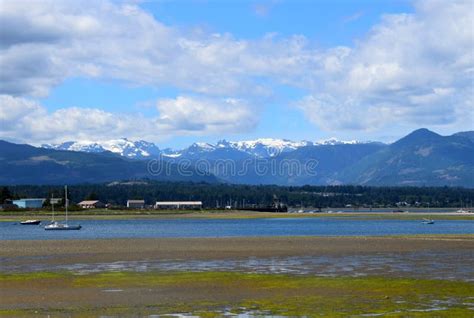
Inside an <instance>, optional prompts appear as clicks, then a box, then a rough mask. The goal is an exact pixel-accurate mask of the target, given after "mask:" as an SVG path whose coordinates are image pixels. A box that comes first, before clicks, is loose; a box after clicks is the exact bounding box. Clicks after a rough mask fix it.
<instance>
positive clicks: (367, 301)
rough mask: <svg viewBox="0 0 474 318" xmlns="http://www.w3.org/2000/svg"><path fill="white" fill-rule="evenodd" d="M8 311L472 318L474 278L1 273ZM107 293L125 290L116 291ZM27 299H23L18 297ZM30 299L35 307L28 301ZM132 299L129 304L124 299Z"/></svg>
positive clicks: (4, 306) (15, 313)
mask: <svg viewBox="0 0 474 318" xmlns="http://www.w3.org/2000/svg"><path fill="white" fill-rule="evenodd" d="M51 284H56V285H59V286H60V287H61V292H62V293H63V294H64V295H65V296H66V297H67V296H68V295H69V296H70V297H71V298H70V299H72V300H70V301H69V302H68V303H67V304H66V305H65V306H58V303H55V302H54V301H53V300H51V301H48V299H49V298H48V293H50V292H51V293H53V291H52V289H53V287H52V286H53V285H51ZM0 286H1V288H2V290H3V291H4V292H2V293H3V296H6V298H4V301H2V310H3V311H0V315H2V316H22V315H23V314H25V316H26V315H27V314H28V313H34V312H35V311H36V312H38V313H43V314H45V313H57V314H59V313H70V314H72V315H73V316H74V317H76V316H77V317H82V316H84V317H86V316H99V315H104V314H107V315H110V314H113V315H114V314H117V315H122V314H123V315H127V314H131V313H136V312H140V313H142V314H143V315H147V314H169V313H196V314H199V315H200V316H219V313H222V312H223V310H230V311H231V312H239V311H240V312H242V311H250V312H255V313H265V314H269V315H270V314H274V315H275V314H277V315H284V316H316V315H320V314H323V315H329V316H351V315H362V314H385V315H386V316H389V317H399V316H410V317H412V316H413V317H418V316H420V317H429V316H433V315H436V316H439V317H449V316H453V315H454V316H456V317H472V316H473V314H474V311H473V308H472V307H473V304H472V303H473V298H472V295H474V285H473V284H472V283H469V282H460V281H448V280H427V279H412V278H385V277H315V276H304V275H277V274H247V273H237V272H185V273H183V272H144V273H139V272H104V273H93V274H85V275H75V274H73V273H69V272H61V273H46V272H40V273H19V274H2V275H0ZM26 287H28V288H30V289H33V290H37V291H38V293H42V294H43V295H45V296H46V297H45V299H46V300H45V301H43V302H41V306H38V307H35V306H33V305H29V306H24V305H23V306H15V290H22V289H23V288H26ZM107 291H118V292H114V293H110V292H107ZM18 301H20V299H18ZM21 301H22V303H23V304H34V303H35V301H34V300H32V301H31V302H28V298H22V299H21ZM124 301H125V303H124Z"/></svg>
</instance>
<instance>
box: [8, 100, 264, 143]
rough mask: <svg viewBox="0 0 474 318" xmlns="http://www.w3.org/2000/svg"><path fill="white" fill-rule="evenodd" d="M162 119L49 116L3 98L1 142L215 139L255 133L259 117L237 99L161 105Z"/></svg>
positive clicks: (92, 112)
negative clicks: (173, 137) (245, 131)
mask: <svg viewBox="0 0 474 318" xmlns="http://www.w3.org/2000/svg"><path fill="white" fill-rule="evenodd" d="M157 109H158V111H159V116H158V115H157V116H156V117H152V118H148V117H145V116H143V115H141V114H117V113H111V112H106V111H103V110H100V109H95V108H79V107H69V108H62V109H59V110H56V111H54V112H48V111H47V110H46V108H45V107H43V106H41V105H39V104H38V103H37V102H35V101H33V100H31V99H27V98H21V97H11V96H8V95H0V126H1V128H2V129H1V130H0V139H2V138H4V139H9V140H12V141H27V142H29V143H35V144H37V143H43V142H62V141H66V140H108V139H113V138H117V137H120V136H126V137H129V138H132V139H140V138H143V139H147V140H153V141H157V140H161V139H163V138H165V137H166V136H167V135H168V134H170V133H172V134H174V135H186V134H210V133H219V132H222V131H225V132H230V133H232V132H238V131H241V130H242V129H252V128H253V127H254V126H255V125H256V123H257V120H256V117H255V115H254V113H253V112H252V111H250V109H249V106H248V105H246V104H245V103H243V102H242V101H240V100H235V99H223V100H220V99H210V98H206V99H202V98H191V97H177V98H176V99H168V100H160V101H158V103H157Z"/></svg>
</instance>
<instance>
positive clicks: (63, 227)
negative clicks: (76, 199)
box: [44, 186, 82, 231]
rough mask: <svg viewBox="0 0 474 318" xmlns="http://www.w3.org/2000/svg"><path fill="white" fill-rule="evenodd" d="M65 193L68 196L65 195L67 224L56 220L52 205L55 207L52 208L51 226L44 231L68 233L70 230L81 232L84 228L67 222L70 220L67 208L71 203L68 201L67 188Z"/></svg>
mask: <svg viewBox="0 0 474 318" xmlns="http://www.w3.org/2000/svg"><path fill="white" fill-rule="evenodd" d="M64 191H65V192H66V194H65V200H66V203H65V206H66V222H65V223H59V222H57V221H55V220H54V205H52V207H53V208H52V209H53V217H52V221H51V224H48V225H46V226H45V227H44V229H45V230H46V231H68V230H80V229H81V228H82V226H80V225H69V224H68V223H67V221H68V219H67V207H68V205H69V201H68V199H67V186H65V187H64Z"/></svg>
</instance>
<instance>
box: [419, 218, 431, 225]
mask: <svg viewBox="0 0 474 318" xmlns="http://www.w3.org/2000/svg"><path fill="white" fill-rule="evenodd" d="M421 223H423V224H434V220H433V219H423V221H422V222H421Z"/></svg>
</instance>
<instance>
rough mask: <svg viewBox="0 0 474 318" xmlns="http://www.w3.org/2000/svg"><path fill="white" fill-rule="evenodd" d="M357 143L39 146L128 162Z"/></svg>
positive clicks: (277, 152)
mask: <svg viewBox="0 0 474 318" xmlns="http://www.w3.org/2000/svg"><path fill="white" fill-rule="evenodd" d="M358 143H361V142H359V141H355V140H352V141H341V140H338V139H336V138H330V139H327V140H319V141H315V142H312V141H291V140H287V139H272V138H260V139H255V140H244V141H227V140H225V139H223V140H220V141H218V142H217V143H215V144H212V143H205V142H196V143H193V144H192V145H191V146H189V147H187V148H184V149H181V150H175V149H171V148H166V149H163V150H160V149H159V148H158V146H156V145H155V144H154V143H152V142H147V141H144V140H138V141H132V140H129V139H127V138H121V139H113V140H105V141H67V142H64V143H61V144H44V145H42V147H43V148H47V149H56V150H69V151H80V152H93V153H97V152H104V151H110V152H113V153H116V154H119V155H121V156H123V157H127V158H130V159H146V158H153V157H157V156H159V155H162V156H163V157H167V158H190V157H192V158H196V157H199V156H200V155H201V154H202V155H204V154H210V153H214V152H216V151H217V153H222V151H224V150H228V152H227V155H230V152H229V151H231V152H233V153H235V152H241V153H242V154H246V155H250V156H252V157H256V158H270V157H275V156H278V155H280V154H283V153H289V152H292V151H295V150H297V149H299V148H302V147H307V146H328V145H341V144H358ZM223 159H232V158H223Z"/></svg>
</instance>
